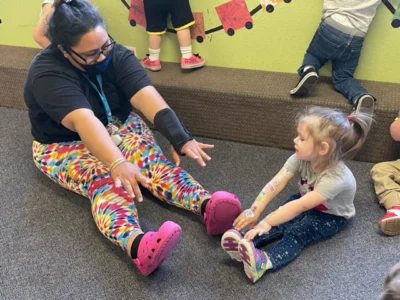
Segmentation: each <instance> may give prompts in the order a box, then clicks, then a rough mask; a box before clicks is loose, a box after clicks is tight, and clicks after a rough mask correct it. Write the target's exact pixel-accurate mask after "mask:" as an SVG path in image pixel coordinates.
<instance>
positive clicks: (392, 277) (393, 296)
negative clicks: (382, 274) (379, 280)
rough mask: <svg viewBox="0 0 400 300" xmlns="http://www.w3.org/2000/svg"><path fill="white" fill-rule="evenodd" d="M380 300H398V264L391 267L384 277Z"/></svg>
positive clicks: (399, 283)
mask: <svg viewBox="0 0 400 300" xmlns="http://www.w3.org/2000/svg"><path fill="white" fill-rule="evenodd" d="M379 299H380V300H400V263H398V264H396V265H395V266H393V267H392V268H391V269H390V271H389V273H388V274H387V275H386V278H385V283H384V290H383V293H382V295H381V297H380V298H379Z"/></svg>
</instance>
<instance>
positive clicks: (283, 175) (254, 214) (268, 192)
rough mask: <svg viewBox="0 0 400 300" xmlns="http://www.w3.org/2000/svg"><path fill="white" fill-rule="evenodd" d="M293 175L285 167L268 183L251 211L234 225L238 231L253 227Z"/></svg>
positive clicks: (246, 212)
mask: <svg viewBox="0 0 400 300" xmlns="http://www.w3.org/2000/svg"><path fill="white" fill-rule="evenodd" d="M293 175H294V174H293V173H292V172H288V171H287V170H286V168H285V167H283V168H282V169H281V170H280V171H279V172H278V173H277V174H276V175H275V176H274V178H272V180H271V181H270V182H268V183H267V184H266V185H265V186H264V188H263V189H262V190H261V192H260V194H259V195H258V196H257V198H256V200H255V201H254V203H253V204H252V205H251V208H250V209H247V210H245V211H244V212H243V213H242V214H240V216H239V217H237V218H236V220H235V221H234V223H233V226H234V227H235V228H236V229H237V230H242V229H243V228H245V227H247V226H249V225H250V226H252V225H254V223H256V222H257V221H258V219H259V217H260V214H261V213H262V212H263V211H264V209H265V207H266V206H267V205H268V203H270V202H271V201H272V199H274V198H275V197H276V196H277V195H278V194H279V193H280V192H281V191H282V190H283V189H284V188H285V186H286V184H287V183H288V182H289V180H290V179H292V178H293Z"/></svg>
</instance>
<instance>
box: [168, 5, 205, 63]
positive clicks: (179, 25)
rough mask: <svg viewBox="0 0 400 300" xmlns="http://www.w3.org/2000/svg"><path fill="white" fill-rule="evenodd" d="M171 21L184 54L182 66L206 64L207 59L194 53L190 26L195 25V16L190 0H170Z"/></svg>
mask: <svg viewBox="0 0 400 300" xmlns="http://www.w3.org/2000/svg"><path fill="white" fill-rule="evenodd" d="M170 13H171V22H172V25H173V26H174V28H175V29H176V34H177V36H178V41H179V46H180V50H181V54H182V58H181V68H182V69H194V68H200V67H203V66H204V65H205V63H206V62H205V60H204V59H203V58H201V57H200V56H199V55H198V54H193V51H192V40H191V35H190V29H189V27H190V26H192V25H194V23H195V22H194V18H193V14H192V10H191V8H190V3H189V1H188V0H173V1H170Z"/></svg>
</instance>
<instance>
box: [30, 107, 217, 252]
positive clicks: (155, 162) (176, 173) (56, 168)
mask: <svg viewBox="0 0 400 300" xmlns="http://www.w3.org/2000/svg"><path fill="white" fill-rule="evenodd" d="M118 134H119V135H120V136H121V137H122V140H123V141H122V143H121V144H120V145H119V148H120V150H121V152H122V153H123V154H124V156H125V157H126V159H128V160H129V161H130V162H132V163H134V164H135V165H137V166H138V167H139V168H140V170H141V172H142V174H143V175H144V176H146V177H147V178H150V184H149V186H148V189H149V191H150V192H151V193H152V194H153V195H154V196H155V197H157V198H158V199H160V200H162V201H164V202H166V203H168V204H171V205H174V206H177V207H181V208H183V209H186V210H189V211H191V212H194V213H197V214H199V211H200V208H199V203H200V200H201V199H202V198H203V197H209V196H210V195H209V193H208V192H207V191H205V190H204V188H203V187H202V186H201V185H200V184H199V183H198V182H196V181H195V180H194V179H193V178H192V177H191V176H190V175H189V174H188V173H187V172H186V171H185V170H183V169H182V168H179V167H176V166H175V165H174V164H173V163H171V162H170V161H169V160H167V158H166V157H165V156H164V154H163V153H162V151H161V149H160V147H159V146H158V145H157V143H156V141H155V139H154V136H153V134H152V132H151V130H150V129H149V127H148V126H147V125H146V124H145V123H144V122H143V120H142V119H141V118H140V117H139V116H137V115H136V114H135V113H131V114H130V115H129V117H128V119H127V120H126V122H125V123H124V124H123V125H122V126H121V127H120V129H119V131H118ZM33 160H34V162H35V165H36V166H37V167H38V168H39V170H40V171H42V172H43V173H44V174H45V175H47V176H48V177H49V178H50V179H51V180H53V181H54V182H56V183H58V184H59V185H61V186H62V187H64V188H66V189H69V190H71V191H74V192H76V193H78V194H80V195H83V196H85V197H87V198H89V199H90V201H91V209H92V215H93V218H94V220H95V222H96V225H97V227H98V228H99V230H100V231H101V232H102V233H103V234H104V236H105V237H107V238H108V239H109V240H111V241H112V242H113V243H115V244H117V245H119V246H121V247H122V248H123V249H125V245H126V243H127V241H128V239H129V237H130V235H131V234H133V233H134V232H137V231H139V230H140V225H139V218H138V214H137V210H136V207H135V203H134V202H133V200H132V199H131V198H130V197H129V196H128V194H127V193H126V192H125V190H124V189H123V188H122V187H115V186H114V184H113V179H112V177H111V176H110V173H109V170H108V168H107V167H106V166H105V165H103V164H102V163H101V162H100V161H99V160H98V159H97V158H96V157H94V156H93V155H91V154H90V152H89V151H88V149H87V148H86V147H85V146H84V145H83V143H82V142H81V141H76V142H64V143H53V144H41V143H39V142H37V141H34V142H33Z"/></svg>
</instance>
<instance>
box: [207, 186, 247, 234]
mask: <svg viewBox="0 0 400 300" xmlns="http://www.w3.org/2000/svg"><path fill="white" fill-rule="evenodd" d="M205 201H207V202H206V204H205V205H206V207H205V211H204V215H203V217H204V222H205V225H206V229H207V233H208V234H210V235H216V234H222V233H224V232H225V231H227V230H228V229H231V228H232V224H233V221H234V220H235V219H236V218H237V217H238V216H239V215H240V213H241V212H242V205H241V204H240V201H239V199H238V198H237V197H236V196H235V195H233V194H231V193H228V192H224V191H218V192H215V193H214V194H212V196H211V198H210V199H208V200H205Z"/></svg>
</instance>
